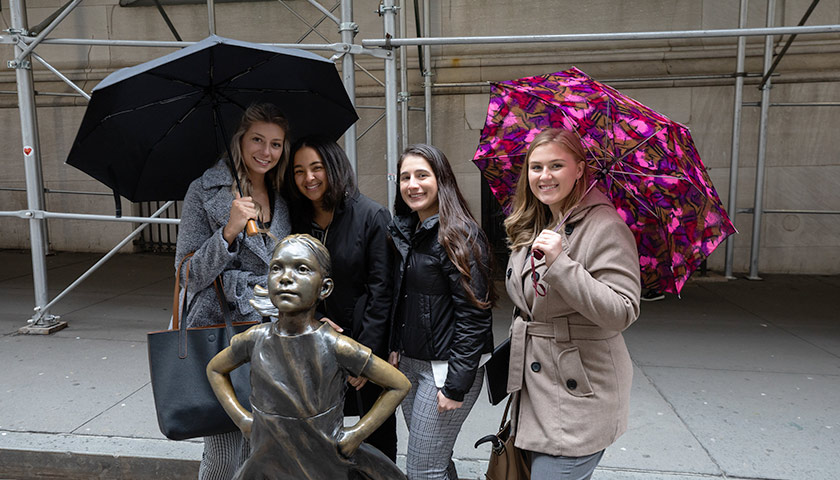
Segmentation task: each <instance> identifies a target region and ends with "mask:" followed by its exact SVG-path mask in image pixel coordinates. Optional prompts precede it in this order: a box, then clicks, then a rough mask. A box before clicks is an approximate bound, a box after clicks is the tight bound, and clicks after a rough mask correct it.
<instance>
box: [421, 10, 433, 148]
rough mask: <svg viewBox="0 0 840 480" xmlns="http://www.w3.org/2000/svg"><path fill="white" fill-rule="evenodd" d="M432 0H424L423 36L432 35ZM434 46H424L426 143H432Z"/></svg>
mask: <svg viewBox="0 0 840 480" xmlns="http://www.w3.org/2000/svg"><path fill="white" fill-rule="evenodd" d="M431 3H432V0H424V1H423V36H424V37H431V36H432V33H431V25H432V20H431V19H432V14H431V12H430V11H431V9H432V5H431ZM431 49H432V46H431V45H424V46H423V68H424V70H423V99H424V107H425V108H424V109H423V112H424V116H425V119H426V143H428V144H429V145H431V144H432V50H431Z"/></svg>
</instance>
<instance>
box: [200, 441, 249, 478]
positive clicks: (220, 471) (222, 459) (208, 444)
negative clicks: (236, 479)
mask: <svg viewBox="0 0 840 480" xmlns="http://www.w3.org/2000/svg"><path fill="white" fill-rule="evenodd" d="M250 454H251V444H250V443H249V442H248V440H247V439H246V438H245V437H244V436H243V435H242V433H240V432H239V431H235V432H230V433H222V434H220V435H213V436H212V437H204V453H203V454H202V455H201V465H200V466H199V467H198V479H199V480H230V479H231V478H233V474H234V473H236V471H237V470H238V469H239V467H240V466H242V464H243V463H245V460H247V459H248V456H249V455H250Z"/></svg>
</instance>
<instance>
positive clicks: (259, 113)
mask: <svg viewBox="0 0 840 480" xmlns="http://www.w3.org/2000/svg"><path fill="white" fill-rule="evenodd" d="M255 123H271V124H274V125H277V126H278V127H280V128H281V129H282V130H283V134H284V136H285V138H284V140H283V155H282V156H281V157H280V161H279V162H277V165H275V166H274V168H272V169H271V170H269V171H268V173H266V178H267V179H268V182H269V185H268V186H269V187H270V188H272V189H274V191H275V192H280V191H282V188H283V172H284V171H285V170H286V163H287V162H288V161H289V150H290V149H291V142H290V141H289V121H288V120H287V119H286V116H285V115H283V112H281V111H280V109H279V108H277V106H276V105H274V104H271V103H255V104H252V105H250V106H249V107H248V108H247V109H245V113H243V114H242V120H240V121H239V128H237V129H236V132H234V134H233V137H232V138H231V139H230V154H231V156H233V164H234V166H235V167H236V176H237V177H239V184H240V185H241V186H242V196H243V197H248V196H251V194H252V193H253V190H254V188H253V185H251V180H250V179H249V178H248V167H246V166H245V161H244V159H243V158H242V137H244V136H245V132H247V131H248V129H249V128H251V126H252V125H253V124H255ZM230 188H231V191H232V192H233V193H234V196H235V195H236V194H237V193H239V191H238V190H237V187H236V181H234V182H233V184H232V185H231V187H230ZM256 206H257V218H260V213H261V212H260V205H259V203H257V204H256ZM269 208H272V206H269Z"/></svg>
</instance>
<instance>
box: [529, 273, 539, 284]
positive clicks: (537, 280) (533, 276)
mask: <svg viewBox="0 0 840 480" xmlns="http://www.w3.org/2000/svg"><path fill="white" fill-rule="evenodd" d="M531 280H533V281H535V282H539V281H540V272H534V273H532V274H531Z"/></svg>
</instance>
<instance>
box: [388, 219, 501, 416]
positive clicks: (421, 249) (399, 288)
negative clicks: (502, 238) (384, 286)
mask: <svg viewBox="0 0 840 480" xmlns="http://www.w3.org/2000/svg"><path fill="white" fill-rule="evenodd" d="M417 222H418V217H417V215H416V214H414V213H412V214H411V215H406V216H397V217H396V218H394V221H393V222H392V223H391V226H390V228H389V231H390V233H391V237H392V239H393V242H394V246H395V247H396V249H397V251H398V252H399V254H398V255H397V256H396V259H395V260H396V261H395V265H394V315H393V320H392V321H393V327H392V331H393V335H392V341H391V342H392V345H391V347H392V350H394V351H399V352H400V353H401V354H402V355H406V356H408V357H411V358H416V359H420V360H448V362H449V372H448V374H447V377H446V382H445V384H444V386H443V389H442V390H443V394H444V395H445V396H446V397H447V398H450V399H452V400H455V401H463V399H464V395H465V394H466V393H467V391H469V389H470V387H471V386H472V384H473V381H474V380H475V376H476V372H477V370H478V362H479V359H480V357H481V354H483V353H488V352H491V351H492V350H493V328H492V327H493V313H492V310H490V309H481V308H478V307H477V306H475V305H474V304H473V303H472V302H470V300H469V297H468V296H467V293H466V291H465V290H464V288H463V286H462V285H461V273H460V272H458V269H457V268H456V267H455V265H454V264H453V263H452V261H451V260H449V257H448V256H447V254H446V250H445V249H444V248H443V246H442V245H441V244H440V243H439V242H438V216H437V215H434V216H432V217H429V218H427V219H426V220H425V221H424V222H423V224H422V225H421V226H420V228H419V229H416V228H415V227H416V225H417ZM483 255H486V253H483ZM482 261H483V262H485V263H487V258H483V259H482ZM471 263H472V265H475V264H476V262H475V261H473V262H471ZM488 281H491V280H490V279H487V278H484V276H483V275H481V273H480V272H479V270H478V268H475V267H473V269H472V284H471V286H472V289H473V292H474V293H475V295H476V296H477V297H478V298H485V297H486V294H487V282H488Z"/></svg>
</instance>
